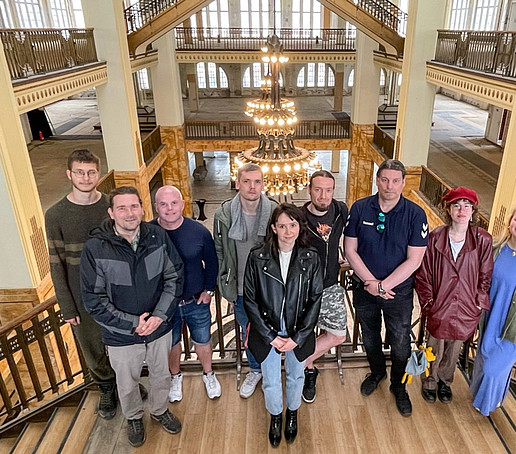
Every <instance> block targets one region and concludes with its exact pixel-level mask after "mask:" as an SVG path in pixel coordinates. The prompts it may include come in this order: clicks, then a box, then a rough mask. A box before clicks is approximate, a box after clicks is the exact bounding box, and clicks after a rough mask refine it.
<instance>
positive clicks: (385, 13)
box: [353, 0, 407, 36]
mask: <svg viewBox="0 0 516 454" xmlns="http://www.w3.org/2000/svg"><path fill="white" fill-rule="evenodd" d="M353 2H354V3H355V4H356V5H357V6H358V7H360V8H361V9H363V10H364V11H367V12H368V13H369V14H371V16H374V17H376V19H378V20H379V21H380V22H382V23H383V24H384V25H385V26H386V27H387V28H390V29H391V30H394V31H395V32H397V33H398V34H399V35H401V36H405V34H406V31H407V13H405V12H403V11H402V10H401V9H399V8H398V7H397V6H396V5H395V4H394V3H391V2H390V1H388V0H353Z"/></svg>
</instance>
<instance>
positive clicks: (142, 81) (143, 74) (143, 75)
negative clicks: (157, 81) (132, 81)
mask: <svg viewBox="0 0 516 454" xmlns="http://www.w3.org/2000/svg"><path fill="white" fill-rule="evenodd" d="M136 75H137V77H138V87H139V88H140V90H148V89H149V88H150V84H149V73H148V71H147V68H143V69H140V70H139V71H137V72H136Z"/></svg>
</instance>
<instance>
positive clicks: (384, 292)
mask: <svg viewBox="0 0 516 454" xmlns="http://www.w3.org/2000/svg"><path fill="white" fill-rule="evenodd" d="M386 293H387V292H386V291H385V290H384V289H383V287H382V283H381V281H380V282H378V294H379V295H380V296H383V295H385V294H386Z"/></svg>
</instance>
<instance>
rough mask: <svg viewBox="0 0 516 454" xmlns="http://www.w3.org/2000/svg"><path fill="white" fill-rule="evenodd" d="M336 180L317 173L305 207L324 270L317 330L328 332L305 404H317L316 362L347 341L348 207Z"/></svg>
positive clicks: (308, 373) (309, 367)
mask: <svg viewBox="0 0 516 454" xmlns="http://www.w3.org/2000/svg"><path fill="white" fill-rule="evenodd" d="M334 191H335V178H334V177H333V175H332V174H331V173H330V172H328V171H327V170H318V171H317V172H315V173H314V174H313V175H312V176H311V177H310V182H309V184H308V193H309V194H310V202H307V203H306V204H305V205H304V206H303V208H302V209H303V212H304V213H305V216H306V219H307V221H308V231H309V234H308V235H309V239H310V243H311V245H312V246H313V247H315V248H316V249H317V252H318V254H319V258H320V260H321V264H322V270H323V279H324V281H323V285H324V290H323V296H322V301H321V312H320V314H319V319H318V326H319V327H320V328H321V329H323V330H324V331H325V334H323V335H321V336H319V337H318V338H317V340H316V344H315V351H314V353H313V354H312V355H311V356H309V357H308V358H307V359H306V364H305V366H306V367H305V383H304V386H303V400H304V401H305V402H308V403H311V402H313V401H314V400H315V394H316V380H317V375H318V374H319V371H318V369H317V368H316V367H315V366H314V361H315V360H316V359H317V358H319V357H321V356H322V355H324V353H325V352H327V351H328V350H330V349H331V348H333V347H336V346H337V345H340V344H342V342H344V340H345V339H346V322H347V313H346V304H345V301H344V288H342V287H341V286H340V284H339V283H338V279H339V271H340V263H339V246H340V240H341V238H342V232H343V231H344V226H345V223H346V220H347V218H348V207H347V206H346V204H345V203H344V202H338V201H337V200H335V199H334V198H333V193H334Z"/></svg>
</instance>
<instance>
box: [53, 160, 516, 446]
mask: <svg viewBox="0 0 516 454" xmlns="http://www.w3.org/2000/svg"><path fill="white" fill-rule="evenodd" d="M66 173H67V177H68V179H69V180H70V181H71V183H72V191H71V192H70V193H69V194H68V195H67V196H66V197H64V198H63V199H62V200H61V201H59V202H58V203H56V204H55V205H54V206H53V207H51V208H50V209H49V210H48V212H47V213H46V228H47V237H48V244H49V253H50V264H51V275H52V279H53V282H54V287H55V291H56V296H57V299H58V302H59V305H60V308H61V312H62V314H63V316H64V319H65V320H66V321H67V322H68V323H70V324H71V325H72V328H73V331H74V334H75V336H76V338H77V340H78V342H79V344H80V346H81V350H82V351H83V354H84V357H85V360H86V364H87V366H88V369H89V374H90V377H91V378H92V379H93V381H94V382H96V383H97V384H98V386H99V390H100V400H99V407H98V414H99V416H101V417H103V418H105V419H110V418H113V417H114V415H115V414H116V410H117V402H118V401H119V402H120V406H121V409H122V413H123V415H124V417H125V418H126V419H127V435H128V440H129V443H130V444H131V445H132V446H140V445H142V444H143V443H144V442H145V428H144V425H143V419H142V417H143V400H144V399H146V398H147V394H148V406H149V410H150V414H151V418H152V419H153V420H155V421H157V422H158V423H160V424H161V425H162V427H163V428H164V429H165V430H166V431H167V432H169V433H177V432H179V431H180V430H181V423H180V421H179V420H178V418H177V417H176V416H174V415H173V414H172V413H171V412H170V411H169V409H168V402H169V401H170V402H177V401H180V400H181V399H182V396H183V393H182V380H183V376H182V373H181V370H180V359H181V346H180V340H181V332H182V325H183V322H186V324H187V325H188V328H189V332H190V336H191V340H192V342H193V344H194V345H195V350H196V354H197V357H198V359H199V361H200V363H201V365H202V368H203V376H202V379H203V382H204V384H205V387H206V392H207V395H208V397H209V398H210V399H214V398H217V397H220V395H221V386H220V383H219V381H218V380H217V377H216V376H215V373H214V372H213V369H212V343H211V331H210V326H211V314H210V302H211V299H212V297H213V295H214V291H215V287H216V285H218V288H219V290H220V292H221V294H222V295H223V296H224V298H226V300H227V301H228V302H229V303H230V304H231V305H232V307H233V310H234V314H235V318H236V320H237V322H238V324H239V326H240V327H241V330H242V332H241V336H242V340H243V341H244V346H245V348H246V355H247V359H248V363H249V368H250V370H249V372H248V374H247V375H246V377H245V380H244V381H243V383H242V385H241V387H240V391H239V392H240V396H241V397H242V398H249V397H250V396H252V395H253V393H254V391H255V390H256V388H257V385H258V384H259V382H260V381H262V389H263V393H264V397H265V406H266V409H267V411H268V412H269V414H270V427H269V441H270V443H271V445H272V446H278V445H279V444H280V442H281V439H282V436H283V435H284V437H285V440H286V441H287V443H291V442H293V441H294V440H295V438H296V435H297V427H298V423H297V412H298V409H299V407H300V406H301V402H302V400H304V401H305V402H308V403H310V402H313V401H314V400H315V398H316V383H317V376H318V374H319V371H318V370H317V368H316V367H315V366H314V361H315V360H316V359H317V358H319V357H320V356H322V355H323V354H324V353H325V352H327V351H328V350H329V349H331V348H333V347H335V346H338V345H340V344H341V343H342V342H343V341H344V340H345V338H346V334H347V311H346V306H345V299H344V289H343V288H342V287H341V286H340V284H339V283H338V278H339V274H340V268H341V265H342V263H343V261H344V260H347V261H348V262H349V264H350V266H351V267H352V269H353V271H354V273H353V275H352V282H353V305H354V307H355V312H356V316H357V317H358V320H359V322H360V325H361V329H362V338H363V344H364V348H365V351H366V354H367V358H368V361H369V365H370V369H371V372H370V373H369V374H367V375H366V377H365V379H364V380H363V382H362V384H361V387H360V391H361V393H362V395H364V396H369V395H371V394H372V393H373V392H374V391H375V389H376V388H377V387H378V386H379V384H380V383H381V382H382V380H384V379H385V378H386V376H387V367H386V358H385V355H384V353H383V342H384V341H383V340H382V333H381V328H382V318H383V320H384V323H385V328H386V342H387V343H388V344H389V345H390V352H391V354H390V357H391V372H390V382H391V384H390V390H391V392H392V393H393V395H394V398H395V402H396V406H397V409H398V411H399V412H400V413H401V414H402V415H403V416H409V415H410V414H411V413H412V404H411V401H410V398H409V395H408V393H407V391H406V388H405V384H404V383H403V382H402V377H403V374H404V372H405V367H406V364H407V360H408V358H409V356H410V354H411V342H410V330H411V319H412V310H413V300H414V298H413V296H414V295H413V293H414V285H415V288H416V291H417V292H418V294H419V301H420V304H421V307H422V312H423V314H424V315H425V318H426V320H427V326H428V338H427V344H428V345H429V346H432V347H433V350H434V353H435V354H436V361H435V362H433V363H431V370H430V372H431V373H430V375H429V377H427V378H424V379H423V381H422V389H421V392H422V395H423V398H424V399H425V400H426V401H428V402H435V400H436V397H438V398H439V400H441V401H442V402H445V403H446V402H451V400H452V392H451V387H450V385H451V383H452V381H453V373H454V371H455V364H456V362H457V359H458V355H459V352H460V347H461V344H462V341H463V340H465V339H467V338H469V337H470V336H471V335H472V333H473V331H474V330H475V329H476V326H477V325H478V323H479V320H480V316H481V314H482V313H483V311H484V314H485V316H484V318H483V320H482V322H481V327H482V330H481V332H482V342H481V344H480V349H479V352H478V354H477V359H476V361H475V370H474V376H473V380H472V385H471V387H472V392H473V394H474V399H475V400H474V403H473V404H474V405H475V407H476V408H478V409H479V411H481V412H482V413H483V414H487V415H488V414H489V412H490V411H492V410H494V409H495V408H496V406H497V405H499V404H501V403H502V402H503V399H504V397H505V395H506V393H507V390H508V386H509V382H510V371H511V368H512V366H513V364H514V362H515V361H516V291H515V289H516V277H515V276H516V273H513V272H512V270H513V269H514V264H512V263H510V262H512V261H515V260H516V258H515V256H516V210H515V212H513V213H512V216H511V218H510V223H509V228H508V231H507V232H506V234H505V235H504V237H503V238H502V239H501V240H500V241H498V242H495V257H496V261H495V263H494V272H493V249H492V241H491V237H490V235H489V234H488V233H487V232H486V231H485V230H483V229H481V228H479V227H476V226H475V220H476V214H477V211H478V208H477V205H478V200H477V196H476V194H475V192H474V191H472V190H470V189H467V188H457V189H453V190H451V191H450V192H449V193H448V194H447V195H446V196H445V197H444V198H443V203H444V206H445V211H446V215H447V220H448V222H447V224H446V225H445V226H442V227H439V228H438V229H435V230H434V231H432V232H430V231H429V228H428V223H427V219H426V215H425V212H424V211H423V210H422V209H421V208H420V207H419V206H418V205H417V204H415V203H413V202H411V201H410V200H408V199H406V198H404V197H403V195H402V190H403V188H404V186H405V168H404V166H403V164H402V163H401V162H400V161H397V160H392V159H389V160H387V161H385V162H383V163H382V164H381V165H380V167H379V168H378V171H377V175H376V184H377V187H378V192H377V194H375V195H372V196H370V197H366V198H364V199H360V200H358V201H356V202H355V203H354V204H353V206H352V207H351V210H349V213H348V207H347V206H346V204H345V203H343V202H340V201H337V200H335V199H334V197H333V195H334V190H335V179H334V177H333V175H332V174H331V173H330V172H328V171H325V170H319V171H317V172H315V173H314V174H312V176H311V178H310V183H309V186H308V192H309V195H310V201H309V202H307V203H306V204H305V205H304V206H302V207H296V206H295V205H293V204H289V203H282V204H278V203H277V202H276V201H274V200H272V199H270V198H268V197H266V196H265V195H264V194H263V193H262V190H263V188H264V179H263V173H262V170H261V168H260V167H259V166H256V165H254V164H247V165H245V166H243V167H241V168H240V169H239V171H238V175H237V179H236V182H235V186H236V189H237V190H238V193H237V194H236V195H235V196H234V197H233V198H232V199H230V200H228V201H226V202H223V203H222V204H221V206H220V207H219V208H218V209H217V211H216V213H215V217H214V225H213V237H212V235H211V234H210V232H209V231H208V230H207V229H206V227H204V226H203V225H202V224H200V223H199V222H197V221H194V220H192V219H190V218H187V217H185V216H184V215H183V210H184V208H185V202H184V200H183V197H182V195H181V192H180V191H179V190H178V189H177V188H175V187H172V186H164V187H162V188H160V189H159V190H158V191H157V193H156V195H155V204H154V206H155V209H156V213H157V217H156V219H154V220H153V221H151V222H143V221H142V219H143V214H144V213H143V207H142V201H141V199H140V196H139V194H138V191H137V190H136V188H134V187H130V186H123V187H119V188H116V189H114V190H113V191H112V192H111V194H110V195H109V197H107V196H105V195H102V194H101V193H100V192H98V191H97V189H96V185H97V183H98V180H99V176H100V175H99V159H98V158H97V157H96V156H95V155H93V154H92V153H91V152H89V151H88V150H76V151H74V152H73V153H72V154H71V155H70V157H69V159H68V169H67V171H66ZM342 246H344V247H343V248H342ZM427 246H428V247H427ZM491 275H492V276H493V277H492V281H491ZM485 311H489V312H485ZM316 326H318V327H319V328H320V331H321V333H322V334H321V335H319V336H318V337H317V338H316V335H315V328H316ZM283 356H284V358H285V371H286V386H285V388H286V390H285V394H286V407H287V408H286V412H285V418H283V407H284V404H283V403H284V398H283V389H282V380H281V364H282V357H283ZM144 363H145V364H146V365H147V366H148V370H149V391H148V392H147V390H146V389H145V388H144V387H143V386H142V385H141V384H140V374H141V369H142V367H143V364H144ZM283 421H284V423H283Z"/></svg>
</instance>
